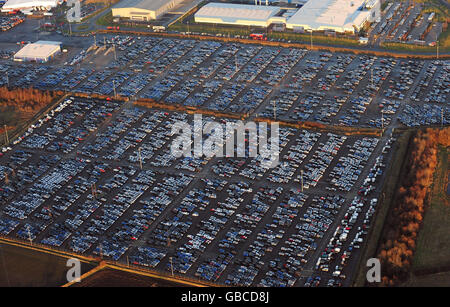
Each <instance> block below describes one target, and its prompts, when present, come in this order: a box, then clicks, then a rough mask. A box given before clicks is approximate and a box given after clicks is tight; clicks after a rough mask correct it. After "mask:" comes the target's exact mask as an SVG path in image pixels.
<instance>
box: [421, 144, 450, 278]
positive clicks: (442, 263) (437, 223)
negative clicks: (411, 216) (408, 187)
mask: <svg viewBox="0 0 450 307" xmlns="http://www.w3.org/2000/svg"><path fill="white" fill-rule="evenodd" d="M449 154H450V149H449V148H445V147H443V146H439V150H438V165H437V167H436V172H435V174H434V180H433V185H432V188H431V195H430V200H431V201H430V204H429V207H428V208H427V209H426V213H425V217H424V220H423V226H422V229H421V230H420V232H419V237H418V240H417V248H416V251H415V255H414V261H413V272H414V273H427V272H438V271H442V270H446V269H447V270H448V269H449V268H450V236H449V233H450V199H449V197H448V195H447V193H446V188H447V177H448V171H449Z"/></svg>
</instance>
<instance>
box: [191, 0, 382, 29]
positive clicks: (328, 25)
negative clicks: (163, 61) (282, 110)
mask: <svg viewBox="0 0 450 307" xmlns="http://www.w3.org/2000/svg"><path fill="white" fill-rule="evenodd" d="M297 3H299V4H300V3H303V5H302V6H301V7H300V8H299V9H295V8H294V9H292V8H291V9H289V8H284V7H282V6H271V5H268V4H269V1H268V0H267V1H265V0H262V1H261V0H255V5H248V4H244V5H241V4H231V3H214V2H213V3H208V4H207V5H205V6H203V7H202V8H201V9H200V10H198V12H197V13H196V14H195V22H198V23H213V24H229V25H241V26H259V27H268V26H270V25H271V24H277V25H285V26H286V28H287V29H292V30H299V31H310V30H313V31H330V30H331V31H335V32H339V33H345V32H351V33H356V32H358V31H359V30H360V29H361V28H362V27H363V26H364V25H365V24H366V23H367V22H373V21H375V20H376V19H377V18H378V17H380V16H381V4H380V0H302V1H298V2H297ZM280 5H281V4H280ZM296 10H297V11H296Z"/></svg>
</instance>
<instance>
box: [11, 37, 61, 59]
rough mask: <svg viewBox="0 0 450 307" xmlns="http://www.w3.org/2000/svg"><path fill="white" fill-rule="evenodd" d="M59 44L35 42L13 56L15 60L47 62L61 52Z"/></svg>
mask: <svg viewBox="0 0 450 307" xmlns="http://www.w3.org/2000/svg"><path fill="white" fill-rule="evenodd" d="M61 44H62V43H61V42H53V41H37V42H35V43H32V44H28V45H25V46H24V47H23V48H22V49H20V50H19V51H18V52H17V53H16V54H15V55H14V59H17V60H47V59H48V58H49V57H51V56H53V55H54V54H55V53H57V52H58V51H60V50H61Z"/></svg>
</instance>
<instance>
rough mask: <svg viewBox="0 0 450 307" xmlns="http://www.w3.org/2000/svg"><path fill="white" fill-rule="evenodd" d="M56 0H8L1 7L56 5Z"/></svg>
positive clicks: (17, 7)
mask: <svg viewBox="0 0 450 307" xmlns="http://www.w3.org/2000/svg"><path fill="white" fill-rule="evenodd" d="M57 5H58V0H8V1H7V2H6V3H5V5H3V9H22V8H31V7H41V6H42V7H56V6H57Z"/></svg>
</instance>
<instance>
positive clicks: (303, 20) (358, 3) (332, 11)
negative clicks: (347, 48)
mask: <svg viewBox="0 0 450 307" xmlns="http://www.w3.org/2000/svg"><path fill="white" fill-rule="evenodd" d="M366 3H367V0H309V1H308V2H307V3H306V4H305V5H304V6H303V7H302V8H300V9H299V10H298V11H297V13H296V14H294V15H293V16H292V17H291V18H289V19H288V21H287V26H288V27H293V26H304V27H305V28H312V29H326V28H329V29H342V30H348V29H352V28H353V25H358V26H359V24H360V23H361V21H362V20H365V17H366V16H367V15H368V14H369V11H368V10H360V8H361V7H364V6H365V5H366Z"/></svg>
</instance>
